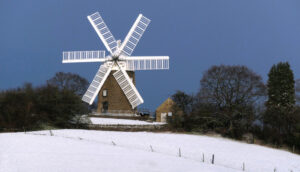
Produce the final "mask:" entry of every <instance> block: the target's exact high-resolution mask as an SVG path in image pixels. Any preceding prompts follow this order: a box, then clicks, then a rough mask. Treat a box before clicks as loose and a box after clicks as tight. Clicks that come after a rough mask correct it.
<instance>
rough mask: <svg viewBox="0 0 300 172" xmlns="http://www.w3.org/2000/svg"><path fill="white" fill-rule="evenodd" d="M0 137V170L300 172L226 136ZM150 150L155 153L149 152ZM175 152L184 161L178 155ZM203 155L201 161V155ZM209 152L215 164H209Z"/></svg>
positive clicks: (294, 160) (293, 161) (288, 157)
mask: <svg viewBox="0 0 300 172" xmlns="http://www.w3.org/2000/svg"><path fill="white" fill-rule="evenodd" d="M52 132H53V136H50V132H49V131H39V132H31V133H26V134H25V133H2V134H0V171H1V172H2V171H3V172H12V171H13V172H15V171H22V172H23V171H25V172H26V171H30V172H53V171H55V172H60V171H61V172H68V171H70V172H77V171H78V172H79V171H80V172H81V171H89V172H94V171H95V172H96V171H97V172H99V171H101V172H111V171H116V172H123V171H125V172H142V171H143V172H144V171H146V172H147V171H149V172H150V171H151V172H152V171H155V172H168V171H169V172H177V171H178V172H183V171H184V172H190V171H191V172H194V171H195V172H196V171H197V172H199V171H212V172H217V171H218V172H220V171H226V172H227V171H228V172H231V171H242V165H243V163H244V164H245V170H246V171H253V172H259V171H263V172H265V171H270V172H273V171H274V168H276V171H277V172H284V171H286V172H290V171H293V172H297V171H300V156H299V155H296V154H292V153H289V152H286V151H282V150H276V149H271V148H266V147H262V146H258V145H252V144H246V143H241V142H236V141H232V140H228V139H224V138H217V137H208V136H197V135H187V134H172V133H150V132H113V131H93V130H53V131H52ZM150 145H151V147H152V148H153V151H154V152H152V151H151V148H150ZM179 148H180V150H181V154H182V157H179V156H178V152H179ZM203 154H204V162H202V160H203V159H202V156H203ZM212 154H214V155H215V164H214V165H212V164H210V160H211V156H212Z"/></svg>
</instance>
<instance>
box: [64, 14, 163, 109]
mask: <svg viewBox="0 0 300 172" xmlns="http://www.w3.org/2000/svg"><path fill="white" fill-rule="evenodd" d="M87 18H88V20H89V21H90V23H91V25H92V26H93V28H94V29H95V31H96V33H97V34H98V36H99V37H100V39H101V41H102V42H103V44H104V46H105V47H106V49H107V51H109V53H110V55H108V56H105V51H65V52H63V60H62V62H63V63H83V62H102V64H101V65H100V68H99V70H98V72H97V73H96V75H95V77H94V79H93V81H92V83H91V84H90V86H89V88H88V90H87V91H86V93H85V94H84V96H83V97H82V100H83V101H84V102H87V103H89V104H90V105H91V104H92V103H93V102H94V100H95V98H96V96H97V95H98V109H97V111H98V112H100V113H106V112H110V113H118V114H119V113H124V112H125V113H131V114H132V113H135V109H136V107H137V106H138V105H140V104H142V103H143V102H144V100H143V98H142V97H141V95H140V94H139V92H138V91H137V89H136V87H135V74H134V72H135V71H136V70H161V69H169V57H168V56H131V54H132V52H133V50H134V48H135V47H136V45H137V44H138V42H139V40H140V38H141V37H142V35H143V33H144V31H145V30H146V28H147V26H148V25H149V23H150V20H149V19H148V18H146V17H145V16H143V15H142V14H139V16H138V18H137V19H136V21H135V22H134V24H133V26H132V27H131V29H130V30H129V32H128V34H127V36H126V37H125V40H124V41H123V42H122V43H121V42H120V41H116V40H115V38H114V36H113V35H112V33H111V32H110V30H109V29H108V27H107V26H106V24H105V23H104V21H103V19H102V17H101V16H100V14H99V13H98V12H96V13H94V14H92V15H89V16H87Z"/></svg>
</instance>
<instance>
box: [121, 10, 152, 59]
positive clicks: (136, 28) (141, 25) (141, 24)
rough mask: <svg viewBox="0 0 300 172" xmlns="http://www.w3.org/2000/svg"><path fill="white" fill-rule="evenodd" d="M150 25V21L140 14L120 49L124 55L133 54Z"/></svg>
mask: <svg viewBox="0 0 300 172" xmlns="http://www.w3.org/2000/svg"><path fill="white" fill-rule="evenodd" d="M149 23H150V19H148V18H146V17H145V16H143V15H142V14H139V16H138V18H137V19H136V20H135V22H134V23H133V25H132V27H131V29H130V30H129V32H128V34H127V36H126V37H125V40H124V41H123V43H122V45H121V47H120V49H121V51H122V54H123V55H125V56H130V55H131V54H132V52H133V50H134V48H135V47H136V45H137V44H138V42H139V40H140V39H141V37H142V35H143V34H144V32H145V30H146V28H147V27H148V25H149Z"/></svg>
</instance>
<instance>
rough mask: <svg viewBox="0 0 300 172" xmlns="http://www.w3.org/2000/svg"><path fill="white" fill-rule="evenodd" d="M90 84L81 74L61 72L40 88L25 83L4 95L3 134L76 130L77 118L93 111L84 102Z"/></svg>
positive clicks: (0, 107) (0, 98)
mask: <svg viewBox="0 0 300 172" xmlns="http://www.w3.org/2000/svg"><path fill="white" fill-rule="evenodd" d="M87 87H88V81H87V80H86V79H84V78H82V77H80V76H79V75H77V74H72V73H63V72H58V73H56V74H55V76H54V77H52V78H51V79H49V80H47V82H46V83H45V84H44V85H42V86H39V87H33V86H32V84H30V83H25V84H24V85H23V86H22V87H20V88H17V89H10V90H6V91H1V92H0V131H1V130H2V131H20V130H21V131H23V130H35V129H44V128H45V127H60V128H66V127H72V125H73V124H74V118H75V116H76V115H82V114H84V113H87V112H88V111H89V109H88V106H87V105H86V104H84V103H83V102H82V101H81V96H82V95H83V93H84V91H85V89H86V88H87Z"/></svg>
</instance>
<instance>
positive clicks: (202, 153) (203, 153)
mask: <svg viewBox="0 0 300 172" xmlns="http://www.w3.org/2000/svg"><path fill="white" fill-rule="evenodd" d="M202 162H204V153H202Z"/></svg>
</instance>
